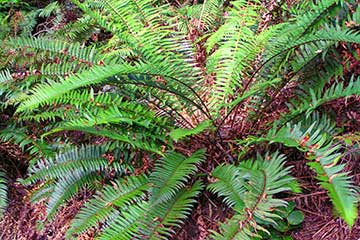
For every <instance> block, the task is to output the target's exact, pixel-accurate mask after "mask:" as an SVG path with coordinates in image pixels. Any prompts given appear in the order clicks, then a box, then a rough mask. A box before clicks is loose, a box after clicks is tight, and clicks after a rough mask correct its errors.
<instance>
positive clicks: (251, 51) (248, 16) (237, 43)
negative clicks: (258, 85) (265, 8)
mask: <svg viewBox="0 0 360 240" xmlns="http://www.w3.org/2000/svg"><path fill="white" fill-rule="evenodd" d="M235 3H236V4H235ZM257 7H258V6H256V4H253V5H247V2H246V1H236V2H234V7H233V8H231V11H230V13H229V17H228V18H227V20H226V21H225V24H224V25H222V26H221V27H220V28H219V29H218V30H217V32H216V33H214V34H213V35H212V36H211V37H209V39H208V40H207V43H206V44H207V51H208V52H209V51H210V50H211V49H213V47H214V46H215V45H217V44H219V48H218V49H217V50H216V51H215V52H214V53H213V54H212V55H211V56H210V57H209V58H208V60H207V71H208V72H209V73H215V74H216V81H215V84H214V91H213V95H214V96H213V102H212V104H213V105H215V106H218V107H221V106H222V105H221V104H219V103H224V101H226V99H227V97H228V96H230V95H232V94H233V93H234V90H235V89H236V88H239V87H241V85H242V83H241V81H240V79H241V78H242V77H243V76H242V74H244V73H243V71H244V70H245V69H247V68H248V67H249V66H250V63H251V61H253V60H254V59H255V57H256V55H257V54H258V53H259V51H260V50H261V45H260V46H259V43H258V42H257V39H256V36H255V33H254V31H253V29H252V27H253V26H254V25H255V24H256V21H257V20H258V14H257V12H256V9H257ZM239 16H240V17H239Z"/></svg>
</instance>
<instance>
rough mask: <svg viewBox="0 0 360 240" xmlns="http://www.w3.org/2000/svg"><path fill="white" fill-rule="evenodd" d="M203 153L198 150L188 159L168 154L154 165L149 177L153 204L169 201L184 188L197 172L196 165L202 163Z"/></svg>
mask: <svg viewBox="0 0 360 240" xmlns="http://www.w3.org/2000/svg"><path fill="white" fill-rule="evenodd" d="M204 154H205V151H204V150H203V149H200V150H198V151H196V152H194V153H193V154H192V155H191V156H190V157H185V156H183V155H181V154H179V153H175V152H170V153H168V154H166V155H165V156H164V157H163V158H162V159H161V160H159V161H158V162H157V163H156V164H155V169H154V171H153V173H152V174H151V175H150V181H151V182H152V183H153V184H154V187H153V188H152V190H151V199H152V201H154V203H161V202H163V201H167V200H170V199H171V198H172V197H173V196H174V195H175V194H176V192H177V191H179V190H180V189H181V188H183V187H184V186H185V183H186V182H187V181H188V179H189V176H190V175H191V174H194V173H195V172H196V170H197V167H196V164H199V163H201V162H202V161H204Z"/></svg>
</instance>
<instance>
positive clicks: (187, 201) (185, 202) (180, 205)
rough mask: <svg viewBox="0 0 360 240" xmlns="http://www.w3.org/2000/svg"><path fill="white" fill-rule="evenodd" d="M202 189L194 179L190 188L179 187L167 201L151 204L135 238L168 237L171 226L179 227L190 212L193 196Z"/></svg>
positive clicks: (154, 239) (154, 238)
mask: <svg viewBox="0 0 360 240" xmlns="http://www.w3.org/2000/svg"><path fill="white" fill-rule="evenodd" d="M202 189H203V186H202V184H201V183H200V182H199V181H196V182H195V183H194V184H193V186H192V187H191V188H184V189H181V190H179V191H177V192H176V193H175V195H174V196H172V198H171V199H169V200H168V201H162V202H161V203H159V204H156V205H154V206H152V208H151V209H150V212H149V213H147V216H146V218H145V221H146V222H145V223H144V226H141V227H140V234H139V237H137V239H143V237H145V238H147V239H151V240H157V239H168V238H169V237H170V236H171V235H172V234H174V231H173V229H172V228H173V227H179V226H180V224H182V222H183V220H184V219H185V218H186V217H187V216H188V215H189V214H190V212H191V209H192V206H193V204H194V203H195V202H196V200H195V197H197V196H198V195H199V194H200V192H201V190H202ZM140 236H142V237H140Z"/></svg>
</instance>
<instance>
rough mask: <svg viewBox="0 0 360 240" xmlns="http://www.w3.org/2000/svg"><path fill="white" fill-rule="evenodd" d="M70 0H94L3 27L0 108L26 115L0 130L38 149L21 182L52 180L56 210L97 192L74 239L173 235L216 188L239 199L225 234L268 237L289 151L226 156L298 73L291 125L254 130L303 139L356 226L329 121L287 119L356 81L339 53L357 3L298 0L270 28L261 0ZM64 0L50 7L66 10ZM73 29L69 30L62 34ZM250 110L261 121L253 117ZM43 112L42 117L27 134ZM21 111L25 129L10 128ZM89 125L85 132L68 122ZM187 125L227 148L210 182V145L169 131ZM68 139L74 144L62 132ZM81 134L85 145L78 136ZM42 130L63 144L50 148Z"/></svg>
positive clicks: (44, 186) (51, 141)
mask: <svg viewBox="0 0 360 240" xmlns="http://www.w3.org/2000/svg"><path fill="white" fill-rule="evenodd" d="M73 2H74V3H75V4H76V6H77V7H78V8H79V9H81V10H82V11H83V12H84V15H83V16H82V17H81V18H80V19H79V20H78V21H77V22H74V23H72V24H69V25H67V26H66V27H64V28H62V29H59V30H58V31H56V30H55V32H51V33H50V32H49V33H47V34H44V35H43V36H41V37H39V36H38V37H36V38H34V37H29V36H22V37H17V38H7V39H6V40H5V41H4V45H5V50H6V51H8V52H9V53H11V54H9V57H8V58H6V60H5V61H4V62H5V63H6V64H4V65H6V69H5V70H1V72H0V86H1V88H0V97H1V100H2V101H1V102H2V103H1V105H0V109H7V108H8V107H14V108H15V109H16V110H15V113H14V114H13V116H12V119H11V121H10V122H11V123H12V126H14V127H9V128H7V129H5V130H2V131H3V134H2V135H3V136H4V137H3V139H4V140H6V141H9V140H13V141H15V142H16V143H18V144H21V145H23V146H27V145H31V146H30V147H28V149H29V150H30V153H31V155H32V156H33V157H34V160H33V161H32V164H31V166H30V168H29V177H28V178H26V179H24V180H23V183H24V184H41V185H40V186H41V187H40V188H39V189H38V190H37V191H35V192H34V193H33V195H32V198H33V200H37V199H41V198H49V201H48V206H47V213H48V218H49V220H50V219H52V218H53V217H54V216H55V213H56V210H57V209H58V207H59V206H60V205H62V203H63V202H64V201H66V200H68V199H70V198H71V197H73V196H75V195H76V194H77V193H78V192H79V191H80V189H84V188H88V189H91V190H96V191H97V192H96V194H95V197H94V198H93V199H92V200H90V201H89V202H88V203H86V204H85V207H84V208H83V209H82V210H80V212H79V214H78V215H77V216H76V217H75V219H74V221H73V223H72V225H71V228H70V230H69V231H68V233H67V237H68V238H72V237H74V236H76V235H77V234H82V233H84V232H86V231H87V230H88V229H89V228H91V227H95V228H96V227H97V226H98V224H99V223H103V225H102V226H103V227H100V232H101V234H100V236H99V238H100V239H134V238H135V239H144V238H147V239H166V238H170V237H171V235H172V234H173V233H174V229H176V228H177V227H179V226H180V225H181V223H183V221H184V219H185V218H186V216H188V215H189V213H190V210H191V208H192V206H193V205H194V204H195V203H196V197H197V196H199V195H200V194H201V192H202V191H203V190H204V188H205V187H207V189H208V190H210V191H211V192H213V193H215V194H217V195H218V196H220V197H223V198H224V199H225V203H226V204H227V205H228V206H229V207H232V208H233V209H234V211H235V214H234V216H233V217H232V218H231V219H229V220H228V221H227V222H226V223H224V224H222V225H221V226H222V227H220V232H219V233H213V235H212V237H213V238H214V239H224V238H225V239H233V238H235V239H251V238H255V239H256V238H260V237H261V235H260V234H258V233H260V232H264V233H267V230H266V228H267V227H268V226H269V225H271V224H275V225H276V220H277V219H279V218H280V217H279V216H278V215H277V214H276V212H275V210H274V209H276V208H279V207H282V206H285V205H286V202H285V201H283V200H281V199H277V198H276V196H275V195H276V194H277V193H280V192H283V191H291V190H292V191H297V190H298V188H297V187H296V186H295V187H294V186H293V185H291V184H290V183H294V179H293V178H291V177H289V176H288V174H289V168H287V167H284V157H283V156H282V155H280V154H274V155H267V156H266V157H265V158H270V161H268V160H264V159H262V158H261V157H258V159H257V160H256V161H254V162H251V161H240V164H239V165H238V166H236V165H235V164H224V163H225V162H226V161H228V160H234V159H236V158H237V156H234V155H237V154H238V151H236V150H234V151H230V150H231V146H232V144H233V143H234V142H235V140H236V139H238V138H244V137H246V135H247V134H249V133H252V134H253V133H254V128H255V127H257V126H258V122H259V121H258V120H259V119H261V118H262V117H263V116H264V115H265V114H266V113H268V112H269V111H271V110H269V109H270V108H271V106H272V104H273V102H274V101H275V100H276V97H277V96H278V95H279V94H281V92H282V90H284V89H286V88H287V87H288V86H289V85H290V86H291V85H292V84H293V85H294V84H295V85H296V87H295V88H294V92H295V94H294V96H295V97H294V99H293V100H292V101H290V100H288V102H287V105H288V106H289V107H288V109H287V111H286V113H284V114H283V115H282V116H275V118H278V119H277V120H279V121H278V122H279V124H282V125H281V127H280V131H275V130H274V131H270V133H269V135H267V134H266V132H265V133H264V132H259V134H258V135H256V137H257V138H258V139H257V140H256V141H250V140H247V141H245V142H246V143H247V144H249V143H260V142H262V141H265V140H266V141H268V142H271V141H273V142H278V143H283V144H284V145H286V146H288V147H297V148H298V149H299V150H300V151H303V152H307V153H308V155H307V158H309V159H310V160H315V161H312V162H310V163H309V165H310V166H311V167H312V168H313V169H314V170H315V171H316V172H317V174H318V180H319V182H320V184H321V185H322V186H323V188H325V189H326V190H327V191H328V192H329V196H330V198H331V200H332V202H333V204H334V207H335V209H336V210H337V211H338V212H339V214H340V216H341V217H342V218H343V219H344V220H345V221H346V222H347V223H348V225H350V226H351V225H353V223H354V221H355V219H356V216H357V215H356V212H357V211H356V205H357V202H356V193H355V191H354V188H353V186H352V182H351V181H350V180H349V174H348V173H344V172H343V171H342V170H343V167H344V166H343V165H341V164H340V165H339V164H338V160H339V157H340V156H341V154H340V151H339V147H337V146H333V145H332V143H333V142H332V140H331V139H330V137H328V136H327V135H326V136H325V135H321V132H323V131H325V130H324V129H322V128H321V127H320V126H316V127H317V128H316V127H315V125H311V126H309V128H308V129H305V130H303V129H302V128H301V126H300V125H295V126H294V127H293V129H292V127H291V125H287V123H288V122H289V121H290V120H296V121H295V123H298V122H300V121H301V120H302V117H303V116H302V114H303V113H306V115H307V116H308V117H309V116H310V114H311V113H312V112H313V111H315V110H319V109H320V108H321V106H322V105H323V104H324V103H326V102H329V101H332V100H336V99H338V98H343V97H347V96H351V95H358V94H359V88H358V85H359V80H355V79H356V77H355V76H354V77H349V76H345V75H343V74H342V72H343V71H342V70H343V69H342V65H341V64H339V62H338V61H340V60H341V59H340V58H334V57H333V55H335V56H336V52H337V47H338V44H339V43H341V44H347V45H348V46H349V48H351V46H352V45H351V44H353V43H360V36H359V35H358V32H356V29H352V28H349V27H348V26H347V24H345V20H344V17H343V16H346V17H347V18H350V19H353V18H355V19H356V14H354V12H352V11H351V10H350V8H348V5H346V4H344V1H339V0H321V1H317V3H316V4H313V3H306V4H300V5H299V6H298V7H297V6H294V7H293V9H291V10H290V12H289V14H291V17H290V20H288V21H283V22H280V23H278V24H274V25H273V26H270V27H268V28H266V29H262V31H258V30H259V29H258V26H259V22H260V21H261V18H260V14H259V12H260V11H261V10H262V6H261V1H257V0H252V1H251V0H250V1H245V0H238V1H231V2H224V1H214V0H209V1H204V3H201V4H194V5H191V6H188V5H186V4H185V5H184V6H174V5H171V4H163V3H160V2H157V1H148V0H136V1H135V0H96V1H77V0H74V1H73ZM349 4H352V5H354V3H353V2H350V3H349ZM55 5H56V4H54V5H51V6H50V7H49V9H48V11H47V12H48V13H49V12H54V11H55V12H56V10H55V9H56V6H55ZM340 13H341V14H340ZM331 17H336V18H337V20H336V21H334V20H333V19H332V18H331ZM88 21H91V24H90V25H91V26H86V23H87V22H88ZM89 28H90V29H91V28H99V29H100V28H101V29H102V31H107V32H109V33H111V36H110V37H109V39H106V40H104V42H103V43H102V44H96V43H91V42H90V41H88V39H82V38H81V37H80V39H77V38H74V37H73V36H72V35H71V31H73V32H75V33H76V32H86V31H87V30H89ZM64 31H66V32H69V35H68V38H69V39H71V41H64V40H58V38H59V36H60V37H62V36H63V33H64ZM84 36H85V37H88V35H86V34H85V35H84ZM99 45H100V46H99ZM10 57H11V59H10ZM13 59H15V60H13ZM20 64H22V66H21V67H20ZM268 93H275V94H272V96H271V97H267V95H268ZM273 121H274V120H271V121H269V122H268V124H269V125H271V124H272V123H273ZM248 122H250V125H252V127H250V128H249V129H244V128H245V127H244V126H246V125H247V123H248ZM38 124H41V126H44V127H43V128H41V129H39V130H38V131H37V132H36V133H35V134H33V135H36V136H35V137H33V138H29V134H28V133H29V131H30V129H34V125H35V126H37V125H38ZM23 125H29V129H27V128H25V127H24V128H21V129H19V130H20V131H19V133H18V134H16V132H13V133H10V132H11V129H15V127H17V128H18V127H19V126H21V127H22V126H23ZM31 127H32V128H31ZM9 129H10V131H8V130H9ZM229 129H230V130H229ZM261 129H263V126H261V127H259V128H258V130H261ZM231 131H233V132H234V133H231ZM79 132H81V134H84V135H83V136H85V137H84V139H77V138H76V137H71V134H75V135H76V134H78V133H79ZM270 134H271V135H270ZM308 134H309V136H308ZM69 136H70V137H69ZM190 137H191V138H190ZM180 139H183V140H184V139H192V140H194V141H195V140H196V141H199V142H197V144H199V145H200V146H203V145H205V146H209V149H211V148H212V147H215V148H216V151H223V152H224V154H223V155H224V157H223V158H222V159H220V162H221V163H223V165H221V164H220V166H218V167H216V168H215V169H211V170H210V171H211V172H212V174H211V176H212V180H213V181H215V182H212V183H210V185H208V186H203V185H204V181H201V176H202V175H203V174H204V173H207V172H204V170H199V168H198V165H199V164H201V163H203V162H205V156H204V151H196V152H195V153H193V154H192V155H191V156H185V155H183V154H180V153H177V152H176V151H173V150H174V144H173V141H175V142H177V141H178V140H180ZM64 140H66V144H65V146H62V147H57V143H58V142H60V141H64ZM99 141H100V143H101V144H93V142H99ZM79 142H81V143H88V144H87V145H85V146H84V147H78V146H77V147H76V145H80V144H79ZM184 142H185V143H186V140H185V141H184ZM39 143H41V144H44V146H45V147H46V150H49V149H56V151H57V154H56V155H55V156H52V153H51V151H42V150H41V149H42V148H41V147H38V146H37V145H39ZM243 143H244V142H243ZM41 144H40V146H42V145H41ZM69 145H70V146H72V148H69ZM73 145H75V147H74V146H73ZM33 146H35V147H33ZM195 146H198V145H196V144H195ZM210 146H212V147H210ZM175 148H176V146H175ZM165 150H169V151H170V152H168V153H166V154H165V152H166V151H165ZM39 152H41V154H39ZM43 152H44V153H43ZM229 152H231V153H229ZM225 153H226V154H225ZM109 154H110V156H113V155H114V157H115V156H116V159H115V160H113V159H112V158H110V159H109ZM225 155H226V156H225ZM159 156H161V157H162V158H161V159H160V160H159V159H158V157H159ZM123 158H126V159H127V160H129V159H130V161H126V163H124V161H123ZM238 159H239V160H243V159H242V158H241V156H239V157H238ZM148 160H149V161H150V166H146V165H149V164H148V163H147V162H146V161H148ZM207 160H208V161H209V167H210V168H212V167H213V166H214V165H218V163H219V162H218V161H217V159H216V160H214V161H213V159H212V156H209V157H207ZM214 162H216V164H214ZM134 166H135V168H136V167H139V166H141V167H144V168H145V169H148V168H150V170H149V171H146V170H144V169H141V167H140V169H141V172H142V174H139V172H137V171H135V173H134V171H133V167H134ZM152 166H153V168H152ZM137 170H138V169H137ZM138 171H139V170H138ZM201 171H202V174H199V175H196V174H197V173H198V172H201ZM195 176H196V177H195ZM40 182H41V183H40ZM109 182H113V186H111V185H109V184H108V183H109ZM105 183H107V184H108V185H106V186H105V187H103V184H105ZM294 185H296V184H294Z"/></svg>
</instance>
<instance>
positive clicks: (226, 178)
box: [208, 153, 295, 240]
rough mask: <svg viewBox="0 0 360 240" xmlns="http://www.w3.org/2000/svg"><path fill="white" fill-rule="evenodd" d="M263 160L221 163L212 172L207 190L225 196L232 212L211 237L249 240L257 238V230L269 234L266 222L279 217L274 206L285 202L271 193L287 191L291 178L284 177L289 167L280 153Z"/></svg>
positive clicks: (273, 222) (270, 222)
mask: <svg viewBox="0 0 360 240" xmlns="http://www.w3.org/2000/svg"><path fill="white" fill-rule="evenodd" d="M265 159H269V160H264V159H263V158H261V157H260V156H259V157H258V159H257V160H256V161H246V162H243V163H241V164H240V165H239V166H234V165H222V166H219V167H217V168H216V169H215V170H214V171H213V172H212V176H213V177H214V178H215V181H214V182H213V183H211V184H210V185H209V186H208V189H209V190H210V191H211V192H213V193H216V194H218V195H219V196H223V197H225V202H226V203H227V204H228V205H229V206H230V207H234V210H235V215H234V216H233V217H232V218H231V219H230V220H228V222H227V223H224V224H221V226H220V233H216V232H213V234H212V236H211V239H239V240H243V239H253V238H255V237H260V235H258V233H259V232H265V233H269V232H268V231H267V230H266V224H276V221H277V220H279V219H281V217H280V216H279V215H277V214H276V213H275V212H274V209H276V208H278V207H283V206H286V205H287V203H286V201H284V200H280V199H276V198H274V197H273V196H274V195H275V194H277V193H280V192H284V191H289V190H291V188H292V187H291V185H292V182H294V181H295V180H294V178H292V177H290V176H288V174H289V173H290V168H289V167H285V166H284V164H285V161H284V160H285V157H284V155H279V154H278V153H275V154H273V155H272V156H269V155H266V156H265ZM225 174H228V175H225ZM230 174H234V175H230ZM258 221H259V222H258ZM260 221H261V224H260Z"/></svg>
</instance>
